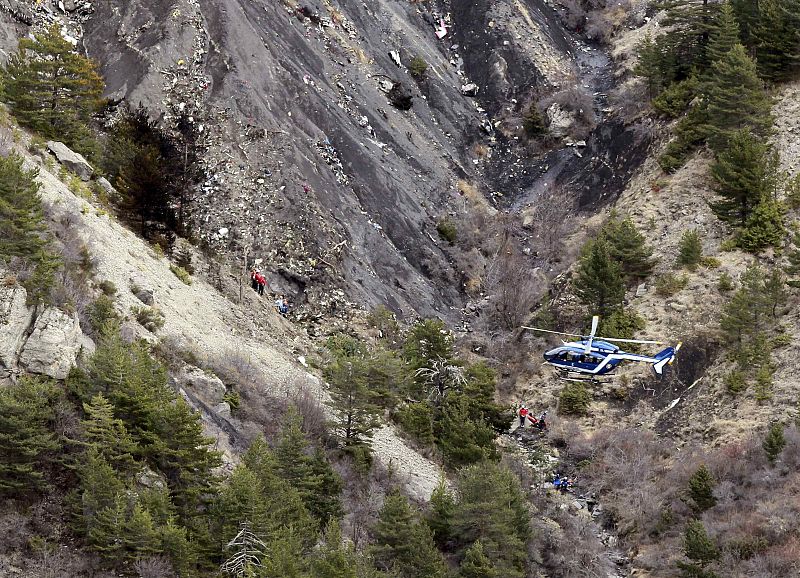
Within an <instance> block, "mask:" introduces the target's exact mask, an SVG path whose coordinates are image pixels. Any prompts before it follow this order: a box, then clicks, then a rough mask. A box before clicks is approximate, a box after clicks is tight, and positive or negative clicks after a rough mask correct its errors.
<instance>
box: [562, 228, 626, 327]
mask: <svg viewBox="0 0 800 578" xmlns="http://www.w3.org/2000/svg"><path fill="white" fill-rule="evenodd" d="M574 285H575V292H576V293H577V295H578V297H579V298H580V299H581V301H583V302H584V303H585V304H586V305H588V306H589V307H590V308H591V310H592V311H596V312H597V313H598V314H599V315H600V316H601V317H605V316H606V315H608V314H609V313H610V312H611V311H613V310H614V309H617V308H619V307H621V306H622V300H623V298H624V297H625V284H624V282H623V278H622V271H621V268H620V266H619V265H618V264H617V262H616V261H614V259H613V258H612V257H611V248H610V247H609V243H608V241H606V240H604V239H597V240H594V241H590V242H589V243H587V244H586V246H585V247H584V250H583V254H582V256H581V260H580V263H579V265H578V271H577V274H576V277H575V281H574Z"/></svg>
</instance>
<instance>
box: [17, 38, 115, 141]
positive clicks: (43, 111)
mask: <svg viewBox="0 0 800 578" xmlns="http://www.w3.org/2000/svg"><path fill="white" fill-rule="evenodd" d="M103 88H104V86H103V79H102V78H101V77H100V75H99V74H98V73H97V68H96V65H95V64H94V63H93V62H92V61H91V60H89V59H88V58H86V57H84V56H81V55H80V54H78V53H77V52H75V48H74V47H73V46H72V44H70V43H69V42H68V41H66V40H64V38H63V37H62V36H61V30H60V27H59V25H58V24H53V25H52V26H50V28H48V29H47V30H46V31H45V32H42V33H39V34H35V35H34V38H33V39H30V38H23V39H21V40H20V42H19V51H18V52H17V54H15V55H13V56H12V57H11V58H10V59H9V61H8V64H7V65H6V69H5V75H4V86H3V98H4V99H5V101H6V102H8V103H9V105H10V107H11V112H12V113H13V114H14V116H15V117H16V118H17V120H18V121H19V122H20V124H22V125H24V126H26V127H29V128H32V129H34V130H35V131H37V132H39V133H40V134H41V135H42V136H44V137H46V138H54V139H58V140H63V141H64V142H66V143H67V144H69V145H70V146H73V147H75V148H77V149H78V150H81V149H83V151H86V150H87V142H86V141H87V137H88V134H89V133H88V129H87V124H88V122H89V120H90V117H91V115H92V114H93V113H94V112H95V111H97V110H98V109H99V108H100V106H101V103H102V101H101V97H102V94H103Z"/></svg>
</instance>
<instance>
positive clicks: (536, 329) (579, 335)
mask: <svg viewBox="0 0 800 578" xmlns="http://www.w3.org/2000/svg"><path fill="white" fill-rule="evenodd" d="M522 329H530V330H531V331H541V332H542V333H553V334H555V335H569V336H570V337H583V335H581V334H579V333H567V332H565V331H551V330H550V329H539V328H538V327H528V326H527V325H523V326H522Z"/></svg>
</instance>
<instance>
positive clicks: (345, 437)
mask: <svg viewBox="0 0 800 578" xmlns="http://www.w3.org/2000/svg"><path fill="white" fill-rule="evenodd" d="M324 373H325V379H326V380H327V381H328V383H329V385H330V394H331V402H332V406H333V409H334V411H335V412H336V415H337V417H336V419H335V421H334V422H333V423H334V431H333V435H334V436H335V437H336V438H337V439H338V440H339V441H340V442H341V444H342V445H343V446H344V447H345V449H347V450H350V451H353V450H358V449H359V448H361V449H363V450H368V449H369V447H370V445H369V440H370V438H371V437H372V431H373V430H374V429H375V428H376V427H377V426H378V424H379V421H378V416H379V415H380V408H378V407H377V406H376V405H374V404H373V403H372V393H371V391H370V390H369V388H368V387H367V378H366V376H367V363H366V361H365V360H364V358H363V357H360V356H350V357H344V356H337V357H335V358H334V359H333V361H332V362H331V363H329V364H328V366H327V367H326V368H325V372H324Z"/></svg>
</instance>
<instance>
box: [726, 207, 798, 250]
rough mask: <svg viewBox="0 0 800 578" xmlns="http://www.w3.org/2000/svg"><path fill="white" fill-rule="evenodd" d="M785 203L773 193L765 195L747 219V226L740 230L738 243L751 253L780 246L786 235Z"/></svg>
mask: <svg viewBox="0 0 800 578" xmlns="http://www.w3.org/2000/svg"><path fill="white" fill-rule="evenodd" d="M785 212H786V210H785V208H784V206H783V203H781V202H780V201H779V200H777V199H776V198H775V197H773V196H771V195H764V196H763V197H761V201H760V202H759V203H758V205H756V208H755V209H754V210H753V212H752V213H751V214H750V217H749V218H748V219H747V224H746V225H745V228H744V229H743V230H742V231H740V232H739V235H738V236H737V239H736V243H737V245H739V247H741V248H742V249H744V250H745V251H749V252H751V253H758V252H759V251H761V250H763V249H766V248H767V247H779V246H780V245H781V243H782V242H783V238H784V237H785V236H786V229H785V228H784V226H783V216H784V213H785Z"/></svg>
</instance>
